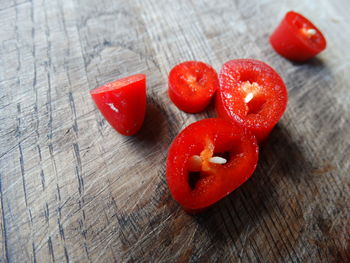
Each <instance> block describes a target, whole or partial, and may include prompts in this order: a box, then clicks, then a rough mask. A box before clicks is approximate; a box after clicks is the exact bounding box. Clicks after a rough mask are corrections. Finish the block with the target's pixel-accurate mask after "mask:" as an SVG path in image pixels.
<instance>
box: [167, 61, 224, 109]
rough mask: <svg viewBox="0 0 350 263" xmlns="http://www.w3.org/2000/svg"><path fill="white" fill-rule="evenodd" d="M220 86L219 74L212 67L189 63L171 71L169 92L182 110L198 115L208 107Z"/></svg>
mask: <svg viewBox="0 0 350 263" xmlns="http://www.w3.org/2000/svg"><path fill="white" fill-rule="evenodd" d="M218 85H219V81H218V74H217V73H216V71H215V69H213V68H212V67H211V66H210V65H208V64H206V63H203V62H199V61H187V62H183V63H180V64H178V65H176V66H175V67H174V68H173V69H172V70H171V71H170V73H169V91H168V92H169V97H170V99H171V100H172V101H173V103H174V104H175V105H176V106H177V107H178V108H179V109H180V110H183V111H185V112H189V113H197V112H201V111H203V110H204V109H205V108H206V107H207V106H208V104H209V103H210V100H211V98H212V96H213V95H214V93H215V91H216V89H217V87H218Z"/></svg>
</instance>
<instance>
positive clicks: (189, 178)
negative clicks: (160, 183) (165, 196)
mask: <svg viewBox="0 0 350 263" xmlns="http://www.w3.org/2000/svg"><path fill="white" fill-rule="evenodd" d="M222 156H224V157H225V158H224V157H222ZM257 160H258V146H257V142H256V139H255V137H254V136H253V135H252V134H251V133H250V132H249V131H248V130H246V129H244V128H243V127H241V126H240V125H239V124H237V123H232V122H231V121H228V120H224V119H204V120H201V121H198V122H195V123H193V124H191V125H189V126H188V127H187V128H185V129H184V130H183V131H182V132H181V133H180V134H179V135H178V136H177V137H176V138H175V140H174V141H173V143H172V145H171V147H170V150H169V154H168V158H167V182H168V186H169V189H170V191H171V194H172V196H173V197H174V199H175V200H176V201H178V202H179V203H180V204H181V205H182V206H183V207H184V208H185V209H186V210H190V211H194V210H200V209H203V208H206V207H208V206H210V205H212V204H214V203H215V202H217V201H219V200H220V199H222V198H223V197H225V196H226V195H228V194H229V193H231V192H232V191H234V190H235V189H236V188H237V187H239V186H240V185H241V184H242V183H244V182H245V181H246V180H247V179H248V178H249V177H250V176H251V175H252V173H253V171H254V170H255V167H256V164H257Z"/></svg>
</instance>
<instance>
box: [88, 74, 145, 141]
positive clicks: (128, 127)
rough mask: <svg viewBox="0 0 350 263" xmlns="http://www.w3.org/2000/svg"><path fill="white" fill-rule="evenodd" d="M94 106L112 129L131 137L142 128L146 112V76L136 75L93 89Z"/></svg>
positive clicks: (91, 92)
mask: <svg viewBox="0 0 350 263" xmlns="http://www.w3.org/2000/svg"><path fill="white" fill-rule="evenodd" d="M90 94H91V96H92V98H93V100H94V101H95V104H96V106H97V107H98V109H99V110H100V111H101V113H102V114H103V116H104V117H105V118H106V120H107V121H108V122H109V124H110V125H112V127H113V128H114V129H116V130H117V131H118V132H119V133H121V134H123V135H133V134H135V133H136V132H137V131H138V130H139V129H140V128H141V126H142V123H143V120H144V117H145V112H146V76H145V75H143V74H136V75H133V76H129V77H126V78H123V79H119V80H116V81H113V82H110V83H108V84H106V85H104V86H102V87H99V88H96V89H93V90H91V91H90Z"/></svg>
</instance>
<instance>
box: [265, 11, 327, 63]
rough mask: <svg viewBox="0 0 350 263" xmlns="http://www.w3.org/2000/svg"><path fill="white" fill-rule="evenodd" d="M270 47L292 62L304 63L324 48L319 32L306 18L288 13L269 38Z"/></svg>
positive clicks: (294, 13)
mask: <svg viewBox="0 0 350 263" xmlns="http://www.w3.org/2000/svg"><path fill="white" fill-rule="evenodd" d="M270 43H271V45H272V47H273V48H274V49H275V50H276V52H277V53H279V54H280V55H281V56H283V57H285V58H287V59H290V60H293V61H300V62H301V61H305V60H308V59H310V58H312V57H314V56H316V55H317V54H318V53H320V52H321V51H322V50H324V49H325V48H326V45H327V43H326V39H325V37H324V36H323V34H322V33H321V31H320V30H319V29H318V28H317V27H316V26H315V25H314V24H312V23H311V22H310V21H309V20H308V19H307V18H305V17H304V16H302V15H301V14H298V13H296V12H293V11H290V12H288V13H287V14H286V15H285V17H284V19H283V20H282V22H281V23H280V25H279V26H278V27H277V28H276V30H275V31H274V32H273V34H272V35H271V36H270Z"/></svg>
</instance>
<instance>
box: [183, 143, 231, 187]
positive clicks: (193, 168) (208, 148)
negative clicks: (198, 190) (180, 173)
mask: <svg viewBox="0 0 350 263" xmlns="http://www.w3.org/2000/svg"><path fill="white" fill-rule="evenodd" d="M229 160H230V153H229V152H224V153H214V145H213V144H212V142H211V141H210V140H208V141H207V142H206V145H205V147H204V150H203V151H202V152H201V153H200V154H199V155H192V156H191V157H190V158H189V160H188V171H189V175H188V176H189V177H188V183H189V186H190V188H191V189H192V190H193V189H195V187H196V185H197V183H198V182H199V181H200V180H201V179H203V178H204V177H205V176H206V175H207V172H209V171H210V170H211V168H212V166H213V165H225V164H226V163H227V162H228V161H229Z"/></svg>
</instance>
